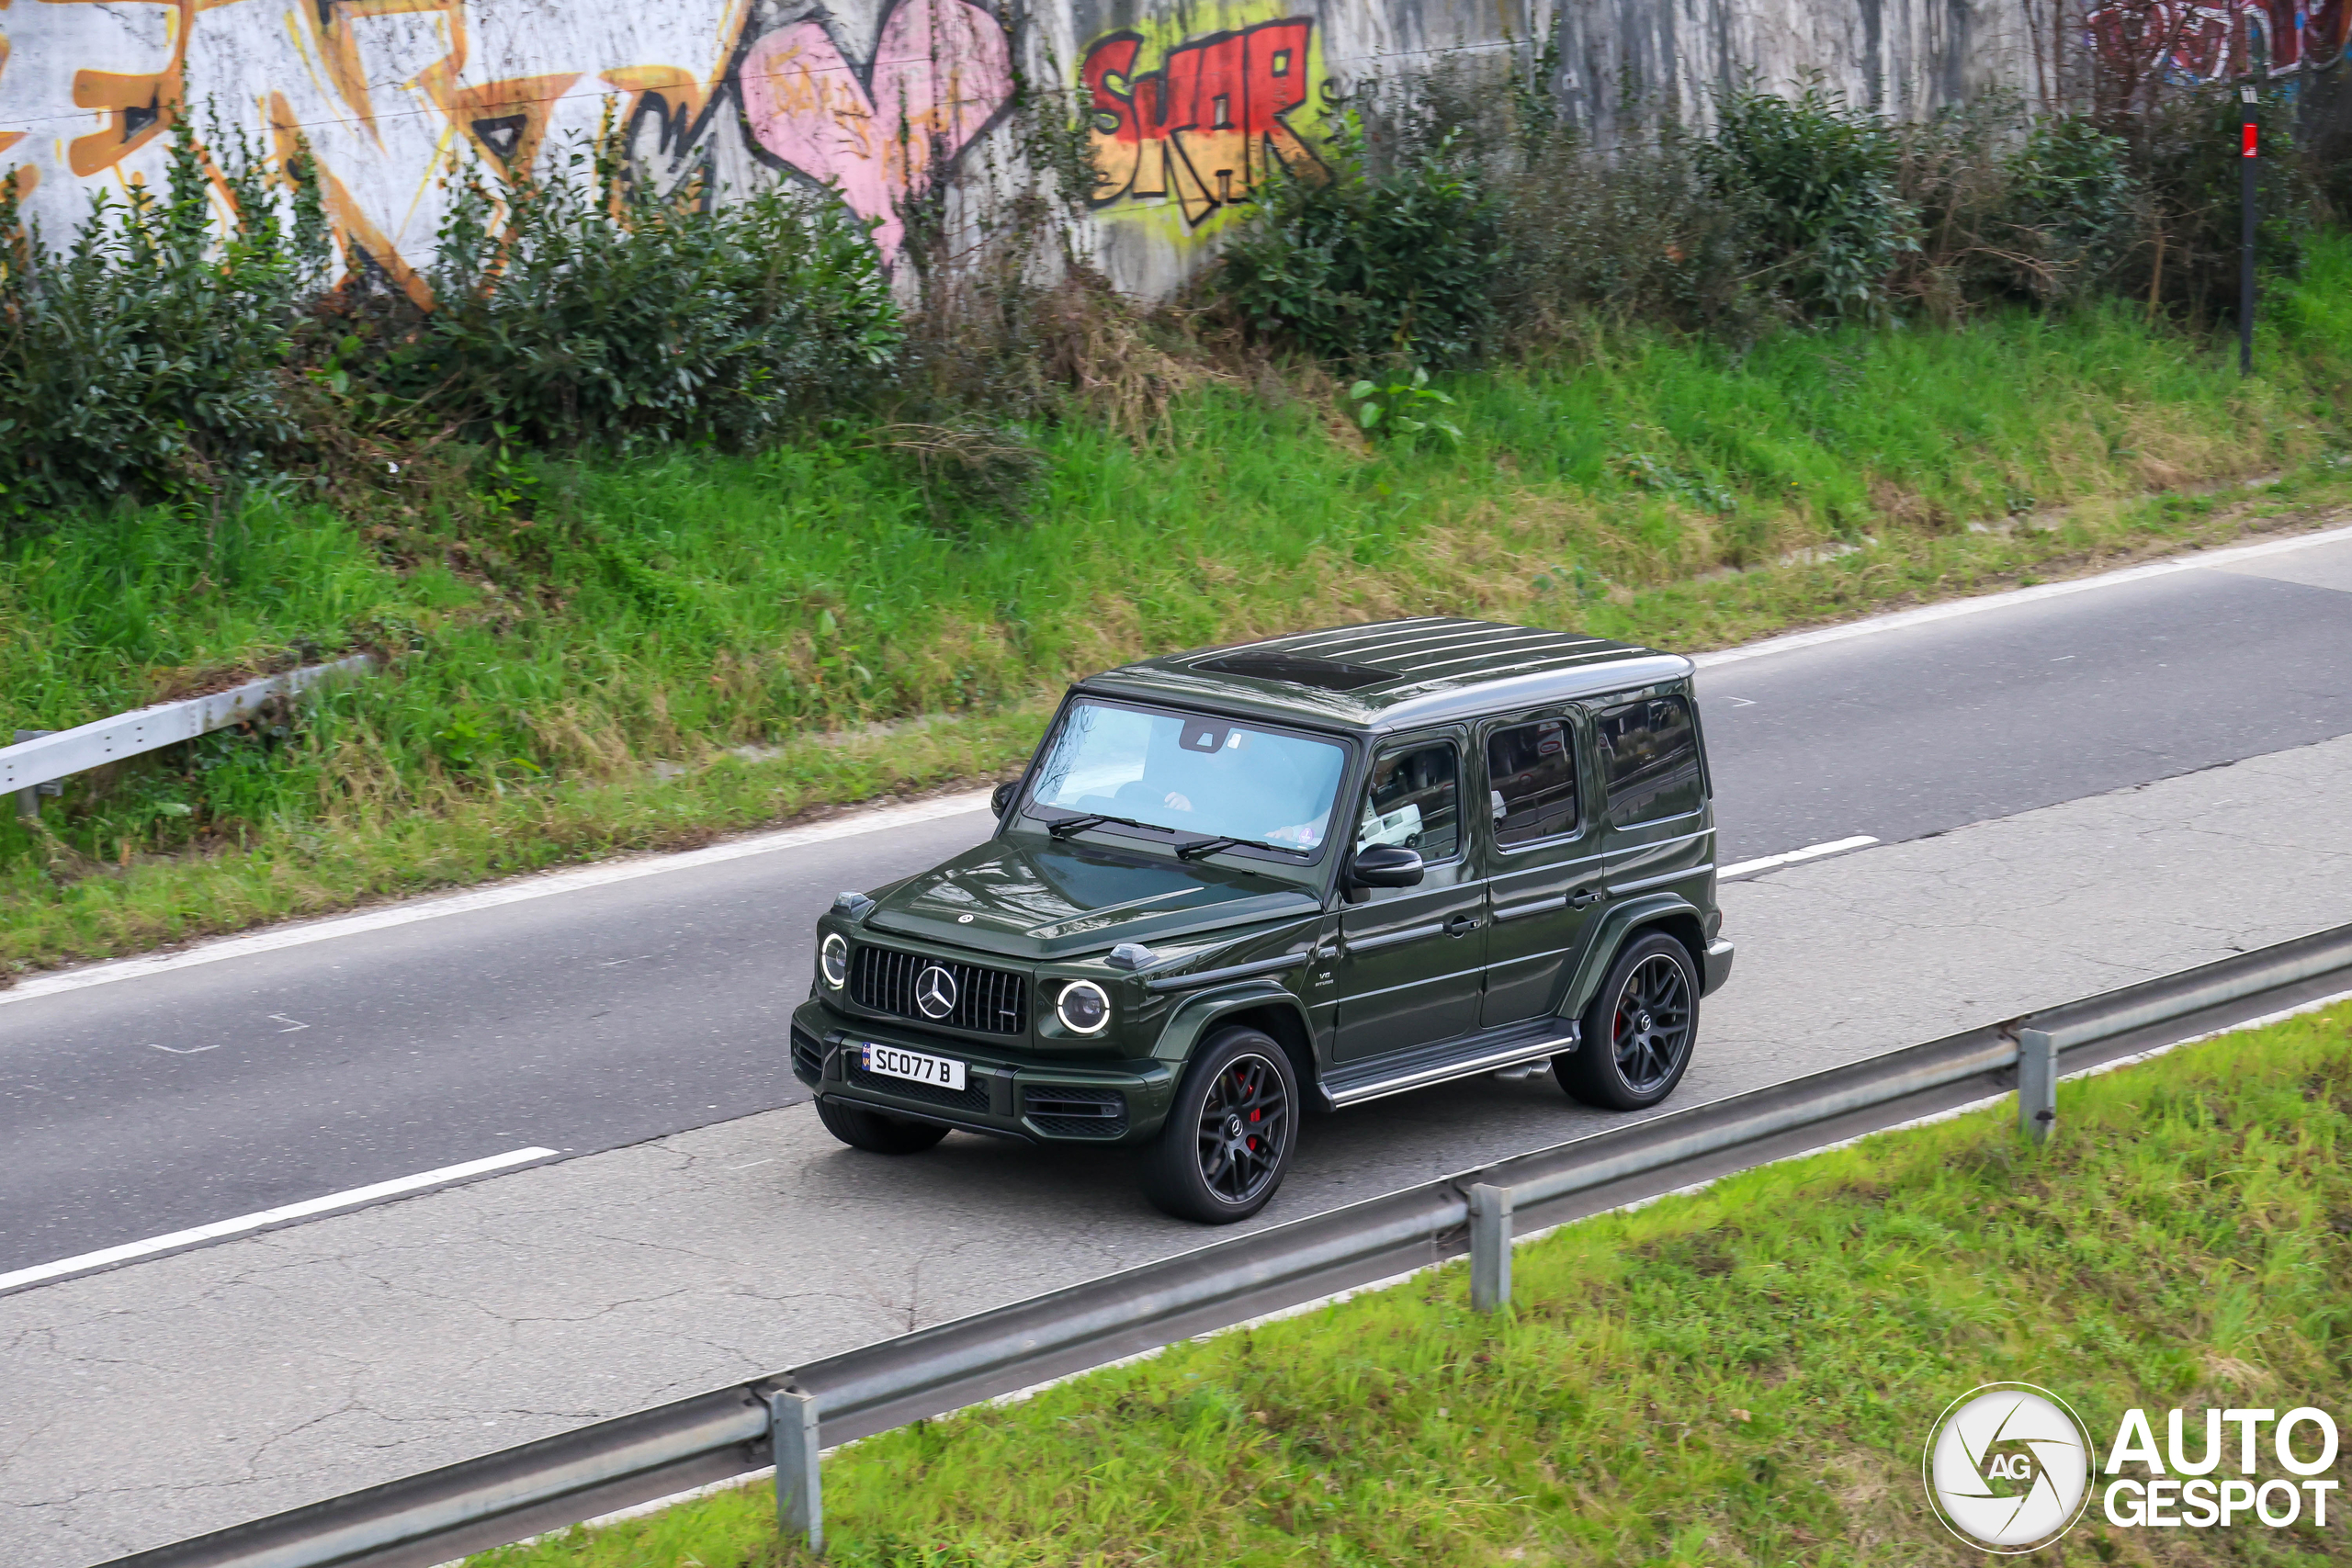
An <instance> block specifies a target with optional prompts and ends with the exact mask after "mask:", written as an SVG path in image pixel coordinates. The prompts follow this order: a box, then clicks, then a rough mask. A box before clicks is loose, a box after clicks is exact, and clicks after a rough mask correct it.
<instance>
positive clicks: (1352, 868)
mask: <svg viewBox="0 0 2352 1568" xmlns="http://www.w3.org/2000/svg"><path fill="white" fill-rule="evenodd" d="M1345 881H1346V886H1347V888H1348V891H1350V892H1351V893H1352V892H1355V891H1357V890H1359V889H1366V890H1368V889H1371V888H1374V887H1419V886H1420V885H1421V855H1420V852H1419V850H1408V849H1406V848H1405V847H1404V846H1402V845H1401V844H1374V845H1372V846H1371V847H1369V848H1367V849H1361V850H1358V851H1357V852H1356V853H1355V858H1354V859H1353V860H1351V861H1350V862H1349V863H1348V874H1347V877H1346V879H1345Z"/></svg>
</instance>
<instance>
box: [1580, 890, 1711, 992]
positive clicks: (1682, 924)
mask: <svg viewBox="0 0 2352 1568" xmlns="http://www.w3.org/2000/svg"><path fill="white" fill-rule="evenodd" d="M1652 931H1657V932H1662V933H1663V934H1665V935H1668V936H1670V937H1672V938H1674V940H1675V941H1677V942H1680V943H1681V944H1682V950H1683V952H1684V953H1687V954H1688V955H1689V956H1690V959H1691V974H1693V975H1695V976H1698V977H1699V982H1700V985H1701V986H1702V987H1703V986H1704V985H1705V983H1706V976H1707V937H1706V923H1705V921H1704V920H1703V919H1702V918H1701V916H1700V913H1699V908H1698V906H1697V905H1695V904H1693V903H1691V901H1690V900H1689V899H1687V898H1684V897H1681V896H1680V895H1679V894H1674V893H1653V894H1650V895H1649V896H1647V897H1641V898H1630V899H1627V900H1626V901H1625V902H1624V903H1623V904H1620V905H1616V906H1614V907H1613V908H1611V909H1610V910H1609V911H1608V912H1607V913H1606V914H1604V915H1603V916H1602V917H1601V923H1600V931H1597V932H1596V933H1594V939H1593V941H1592V942H1589V943H1588V944H1587V945H1586V947H1585V950H1584V959H1583V961H1582V962H1581V963H1580V964H1577V970H1576V973H1575V975H1574V976H1572V977H1571V979H1570V980H1569V982H1568V986H1567V988H1566V990H1565V991H1564V992H1563V993H1562V995H1561V998H1560V1009H1559V1010H1560V1016H1562V1017H1563V1018H1580V1017H1582V1016H1583V1014H1584V1010H1585V1009H1586V1008H1587V1007H1589V1005H1591V1002H1592V998H1593V993H1594V992H1596V991H1598V990H1600V982H1601V981H1602V980H1603V979H1605V978H1607V977H1608V975H1609V966H1610V965H1611V964H1614V963H1616V962H1617V955H1618V954H1619V953H1623V952H1624V951H1625V944H1626V943H1627V942H1633V941H1635V940H1636V939H1638V938H1640V937H1643V936H1645V935H1648V934H1649V933H1650V932H1652Z"/></svg>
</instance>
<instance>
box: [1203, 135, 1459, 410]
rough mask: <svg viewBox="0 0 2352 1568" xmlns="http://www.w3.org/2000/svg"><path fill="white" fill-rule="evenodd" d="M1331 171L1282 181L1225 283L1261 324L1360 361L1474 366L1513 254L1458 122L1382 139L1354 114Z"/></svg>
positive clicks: (1231, 249)
mask: <svg viewBox="0 0 2352 1568" xmlns="http://www.w3.org/2000/svg"><path fill="white" fill-rule="evenodd" d="M1332 152H1333V157H1334V161H1335V163H1336V164H1337V167H1336V170H1335V172H1334V173H1333V174H1332V175H1330V177H1329V178H1328V179H1326V178H1309V177H1305V176H1299V175H1288V174H1283V175H1278V176H1276V177H1275V179H1274V180H1273V181H1272V190H1271V192H1270V193H1269V194H1268V195H1267V196H1266V197H1264V198H1263V201H1262V205H1261V211H1260V214H1259V218H1258V220H1257V222H1256V223H1255V224H1254V225H1253V226H1252V227H1251V229H1250V231H1248V232H1246V233H1244V234H1243V235H1242V236H1241V237H1240V238H1238V239H1237V240H1236V241H1235V242H1234V243H1232V244H1231V245H1230V246H1228V247H1227V250H1226V253H1225V263H1224V266H1223V268H1222V272H1221V276H1220V280H1219V287H1220V288H1221V289H1222V291H1223V293H1224V294H1225V296H1226V298H1227V299H1229V300H1230V301H1231V303H1232V305H1233V306H1234V308H1235V309H1236V310H1238V312H1239V313H1240V315H1241V316H1242V318H1243V319H1244V320H1245V321H1247V322H1248V323H1249V325H1250V327H1251V328H1252V329H1253V330H1255V331H1257V332H1259V333H1265V334H1268V335H1271V336H1275V337H1280V338H1284V339H1287V340H1290V341H1293V342H1295V343H1297V344H1302V345H1303V346H1305V347H1306V348H1308V349H1310V350H1312V351H1313V352H1314V353H1316V354H1317V355H1322V356H1324V357H1326V358H1329V359H1332V360H1337V361H1340V362H1341V363H1344V364H1349V365H1368V364H1372V363H1374V362H1376V361H1380V360H1385V359H1399V360H1404V361H1408V362H1409V363H1412V364H1415V365H1448V364H1461V363H1464V362H1467V361H1469V360H1471V359H1473V358H1475V357H1476V355H1478V353H1479V351H1480V350H1481V349H1482V348H1484V347H1485V346H1486V340H1487V332H1488V328H1489V326H1490V324H1491V323H1492V321H1493V319H1494V286H1495V281H1496V277H1497V276H1498V273H1499V271H1500V269H1501V265H1502V261H1503V244H1502V231H1501V224H1500V221H1499V219H1498V213H1497V210H1496V205H1495V201H1494V198H1493V197H1492V196H1491V195H1490V194H1489V192H1488V190H1487V186H1486V184H1485V182H1484V180H1483V179H1482V178H1481V175H1480V171H1479V170H1478V168H1477V167H1476V164H1475V163H1474V162H1473V160H1472V159H1471V158H1470V157H1469V156H1467V154H1466V152H1465V151H1464V148H1463V147H1462V146H1461V145H1460V144H1459V143H1458V141H1457V140H1456V139H1455V137H1454V136H1453V133H1452V132H1450V131H1447V132H1442V133H1440V134H1438V135H1437V136H1435V137H1433V138H1430V139H1429V140H1427V141H1424V142H1422V143H1421V144H1419V145H1407V146H1404V147H1401V148H1396V149H1387V148H1378V147H1376V146H1375V144H1374V142H1373V141H1372V140H1371V139H1369V138H1367V137H1366V136H1365V135H1364V133H1363V128H1362V123H1361V121H1359V120H1357V119H1354V118H1351V119H1350V120H1349V121H1348V122H1347V123H1346V125H1345V126H1344V127H1343V129H1342V130H1341V131H1340V134H1339V136H1338V137H1336V138H1335V140H1334V143H1333V149H1332Z"/></svg>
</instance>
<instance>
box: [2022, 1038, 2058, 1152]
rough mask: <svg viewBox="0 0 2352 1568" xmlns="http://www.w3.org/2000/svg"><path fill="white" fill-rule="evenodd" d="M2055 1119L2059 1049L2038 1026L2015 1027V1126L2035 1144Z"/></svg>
mask: <svg viewBox="0 0 2352 1568" xmlns="http://www.w3.org/2000/svg"><path fill="white" fill-rule="evenodd" d="M2057 1121H2058V1051H2057V1047H2056V1046H2055V1045H2053V1044H2052V1043H2051V1038H2050V1035H2049V1034H2048V1033H2047V1032H2045V1031H2042V1030H2039V1029H2020V1030H2018V1130H2019V1131H2020V1132H2023V1133H2025V1134H2028V1135H2029V1136H2030V1137H2031V1138H2032V1139H2033V1141H2034V1142H2035V1143H2037V1144H2043V1143H2048V1142H2049V1141H2050V1129H2051V1128H2052V1126H2053V1125H2055V1124H2056V1122H2057Z"/></svg>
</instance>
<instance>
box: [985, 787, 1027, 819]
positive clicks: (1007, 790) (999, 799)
mask: <svg viewBox="0 0 2352 1568" xmlns="http://www.w3.org/2000/svg"><path fill="white" fill-rule="evenodd" d="M1020 788H1021V781H1020V780H1019V779H1007V780H1005V781H1004V783H1002V784H999V785H997V786H996V788H994V789H992V790H990V791H989V810H990V811H993V812H995V813H996V815H997V819H998V820H999V821H1002V820H1003V819H1004V814H1005V813H1006V812H1007V811H1010V810H1011V809H1012V796H1013V795H1014V793H1015V792H1016V791H1018V790H1019V789H1020Z"/></svg>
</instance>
